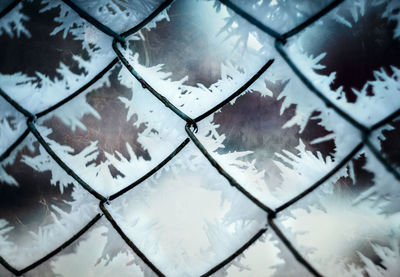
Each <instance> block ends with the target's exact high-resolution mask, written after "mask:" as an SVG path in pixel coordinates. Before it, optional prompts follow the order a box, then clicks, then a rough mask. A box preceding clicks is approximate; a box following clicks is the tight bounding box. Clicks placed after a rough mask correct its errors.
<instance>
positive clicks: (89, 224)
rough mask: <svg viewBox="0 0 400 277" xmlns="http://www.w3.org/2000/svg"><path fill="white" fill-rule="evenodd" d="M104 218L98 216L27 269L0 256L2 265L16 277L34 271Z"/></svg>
mask: <svg viewBox="0 0 400 277" xmlns="http://www.w3.org/2000/svg"><path fill="white" fill-rule="evenodd" d="M101 217H102V215H101V214H97V215H96V216H95V217H94V218H93V219H92V220H90V221H89V223H88V224H86V226H85V227H83V228H82V229H81V230H80V231H79V232H77V233H76V234H75V235H73V236H72V237H71V238H70V239H69V240H67V241H65V242H64V243H63V244H62V245H60V246H59V247H57V248H56V249H54V250H53V251H51V252H50V253H49V254H47V255H46V256H44V257H42V258H40V259H39V260H37V261H36V262H34V263H32V264H30V265H28V266H27V267H25V268H23V269H20V270H18V269H16V268H14V267H13V266H11V265H10V264H9V263H8V262H7V261H6V260H5V259H4V258H2V257H1V256H0V264H1V265H2V266H4V267H5V268H6V269H8V270H9V271H11V272H12V273H13V274H14V275H16V276H21V275H22V274H25V273H27V272H28V271H30V270H32V269H34V268H35V267H37V266H39V265H41V264H42V263H44V262H46V261H47V260H49V259H51V258H52V257H53V256H55V255H57V254H58V253H60V252H61V251H62V250H63V249H65V248H66V247H68V246H69V245H71V244H72V243H73V242H74V241H76V240H77V239H78V238H79V237H80V236H82V235H83V234H84V233H86V231H88V230H89V229H90V228H91V227H92V226H93V225H94V224H95V223H96V222H97V221H98V220H99V219H100V218H101Z"/></svg>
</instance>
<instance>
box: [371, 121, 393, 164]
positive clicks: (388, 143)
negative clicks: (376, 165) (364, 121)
mask: <svg viewBox="0 0 400 277" xmlns="http://www.w3.org/2000/svg"><path fill="white" fill-rule="evenodd" d="M399 138H400V117H397V118H395V119H393V120H392V121H390V122H389V123H388V124H386V125H384V126H383V127H382V128H379V129H378V130H376V131H375V132H374V133H372V136H371V141H372V143H373V144H374V145H375V147H376V148H377V149H379V150H380V153H381V154H382V155H383V156H384V157H385V158H386V160H388V161H389V162H390V163H391V164H392V166H394V167H395V168H396V169H397V170H398V171H399V172H400V139H399Z"/></svg>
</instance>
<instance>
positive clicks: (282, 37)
mask: <svg viewBox="0 0 400 277" xmlns="http://www.w3.org/2000/svg"><path fill="white" fill-rule="evenodd" d="M20 2H21V1H20V0H17V1H14V2H12V3H11V4H10V5H9V6H8V7H6V8H5V9H4V10H3V11H1V13H0V18H1V17H3V16H4V15H6V14H7V13H8V12H10V11H11V10H12V9H13V8H14V7H16V6H17V5H18V4H19V3H20ZM63 2H64V3H65V4H67V5H68V6H69V7H70V8H72V9H73V10H74V11H75V12H77V13H78V14H79V15H80V16H81V17H82V18H84V19H85V20H87V21H88V22H90V23H91V24H92V25H93V26H95V27H96V28H98V29H99V30H100V31H102V32H103V33H105V34H107V35H108V36H111V37H112V38H113V45H112V46H113V49H114V51H115V55H116V57H115V59H114V60H112V62H111V63H110V64H109V65H107V66H106V67H105V68H104V69H103V70H102V71H101V72H100V73H98V74H97V75H96V76H95V77H94V78H93V79H92V80H90V81H89V82H88V83H86V84H85V85H84V86H83V87H81V88H80V89H78V90H77V91H75V92H74V93H72V94H71V95H70V96H68V97H67V98H65V99H63V100H62V101H60V102H58V103H57V104H55V105H53V106H51V107H50V108H47V109H46V110H44V111H42V112H39V113H37V114H32V113H31V112H29V111H27V110H26V109H25V108H23V107H22V106H21V105H19V104H18V103H17V102H16V101H15V100H13V98H12V96H10V95H9V94H7V92H6V91H3V90H1V89H0V94H1V96H2V97H3V98H4V99H5V100H6V101H7V102H9V103H10V104H11V105H12V106H13V107H15V108H16V109H17V110H18V111H19V112H20V113H22V114H23V115H24V116H25V118H26V122H27V130H26V131H25V132H23V134H22V135H21V136H20V137H19V138H18V139H17V140H16V141H15V142H14V143H13V144H12V145H11V146H10V147H9V148H8V149H7V150H6V151H5V152H4V153H2V154H1V157H0V161H3V160H4V159H6V158H7V157H8V156H9V155H10V153H11V152H12V151H13V149H15V148H16V147H17V146H18V145H19V144H20V143H21V142H22V141H23V140H24V138H26V137H27V136H28V134H29V133H31V134H33V135H34V136H35V137H36V139H37V140H38V141H39V143H40V144H41V145H42V146H43V148H44V149H45V150H46V151H47V153H48V154H49V155H50V156H51V157H52V158H53V159H54V161H55V162H56V163H57V164H58V165H60V166H61V167H62V168H63V169H64V170H65V172H66V173H67V174H69V175H70V176H72V177H73V178H74V179H75V180H76V181H77V182H78V183H79V184H80V185H81V186H82V187H83V188H84V189H85V190H87V191H88V192H89V193H90V194H92V195H93V196H94V197H95V198H97V199H98V201H99V207H100V209H101V211H102V213H101V214H98V215H97V216H95V217H94V218H93V219H92V220H91V221H90V222H88V223H87V225H86V226H85V227H84V228H83V229H81V230H80V231H79V232H78V233H76V234H75V235H74V236H73V237H71V238H70V239H69V240H67V241H66V242H65V243H64V244H62V245H60V246H59V247H58V248H56V249H55V250H53V251H52V252H51V253H49V254H48V255H46V256H45V257H43V258H40V259H39V260H37V261H36V262H34V263H33V264H31V265H29V266H27V267H25V268H24V269H20V270H17V269H15V268H14V267H13V266H11V265H10V264H9V263H8V262H7V257H0V264H2V265H3V266H4V267H5V268H6V269H7V270H9V271H10V272H12V273H13V274H15V275H16V276H20V275H23V274H24V273H27V272H28V271H30V270H32V269H33V268H35V267H37V266H39V265H40V264H42V263H44V262H46V261H47V260H49V259H50V258H51V257H53V256H54V255H56V254H57V253H59V252H60V251H61V250H63V249H64V248H66V247H67V246H68V245H70V244H72V243H73V242H74V241H75V240H77V239H78V238H79V237H80V236H81V235H82V234H84V233H85V232H86V231H88V230H89V229H90V228H91V227H92V226H93V225H94V224H95V223H96V222H97V221H98V220H99V219H100V218H102V217H105V218H106V219H107V220H108V221H109V222H110V223H111V225H112V226H113V228H114V229H115V230H116V231H117V232H118V234H119V235H120V236H121V238H122V239H123V240H124V241H125V242H126V244H127V245H128V246H129V247H130V248H131V249H132V250H133V251H134V253H136V254H137V256H139V257H140V258H141V259H142V260H143V262H144V263H146V264H147V265H148V266H149V267H150V268H151V269H152V270H153V271H154V273H156V274H157V275H159V276H164V274H163V272H161V270H160V269H158V268H157V267H156V266H155V265H154V264H153V263H152V261H151V259H152V257H147V256H146V255H145V254H144V253H143V252H142V251H141V250H140V249H139V248H138V247H137V246H136V245H135V244H134V242H133V241H132V240H130V239H129V238H128V236H127V235H126V234H125V233H124V232H123V231H122V229H121V228H120V226H118V224H117V222H116V221H115V220H114V219H113V217H112V215H111V214H110V212H109V211H108V209H107V206H108V205H109V203H110V202H111V201H113V200H115V199H117V198H118V197H120V196H121V195H123V194H125V193H126V192H128V191H130V190H131V189H133V188H134V187H136V186H140V184H141V183H142V182H143V181H145V180H146V179H147V178H149V177H150V176H152V175H153V174H155V173H156V172H157V171H158V170H159V169H161V168H162V167H163V166H164V165H165V164H167V163H168V162H169V161H170V160H171V159H173V158H174V156H176V155H177V154H178V153H179V152H180V151H181V150H182V149H183V148H184V147H185V146H186V145H187V144H188V143H189V142H190V141H192V142H193V143H194V144H195V145H196V146H197V148H198V149H199V150H200V151H201V152H202V153H203V155H204V156H205V157H206V158H207V159H208V161H209V162H210V164H211V165H212V166H213V167H215V169H216V170H218V172H219V173H220V174H221V175H222V176H223V177H224V178H226V180H228V181H229V183H230V184H231V185H232V186H233V187H235V188H236V189H237V190H238V191H240V192H241V193H242V194H243V195H245V196H246V197H247V198H248V199H249V200H251V201H252V202H253V203H254V204H255V205H257V206H258V207H259V208H261V209H262V210H263V211H265V214H266V217H267V218H268V226H267V227H266V228H262V229H260V230H259V232H257V233H256V234H255V235H254V236H253V237H252V238H251V239H250V240H249V241H248V242H246V243H245V244H244V245H243V246H242V247H240V248H239V249H237V251H235V252H234V253H232V255H230V256H229V257H227V258H226V259H225V260H223V261H221V262H220V263H218V264H216V265H215V266H214V267H213V268H212V269H210V270H209V271H208V272H205V273H204V274H203V275H202V276H210V275H212V274H213V273H215V272H217V271H218V270H220V269H221V268H223V267H224V266H226V265H228V264H229V263H230V262H231V261H233V260H234V259H235V258H236V257H238V256H239V255H240V254H242V253H243V252H244V251H245V250H246V249H247V248H248V247H249V246H251V245H252V244H253V243H254V242H255V241H256V240H257V239H258V238H260V237H261V236H262V235H263V234H264V233H265V232H266V231H267V229H269V228H270V229H271V230H273V232H275V234H276V235H277V236H278V237H279V238H280V240H281V242H282V243H283V244H284V245H285V246H286V247H287V248H288V249H289V250H290V252H291V253H292V254H293V256H294V257H295V258H296V259H297V261H298V262H299V263H300V264H301V265H303V266H304V267H305V268H306V269H307V270H308V271H309V272H310V273H311V274H312V275H314V276H323V274H324V273H323V272H319V271H317V270H316V269H315V268H314V266H313V265H312V264H311V263H310V262H309V261H308V260H307V259H306V258H305V257H303V256H302V254H300V252H299V251H298V250H297V249H296V247H295V246H294V245H293V244H292V242H291V241H290V240H289V239H288V238H287V237H286V236H285V235H284V234H283V232H282V231H281V230H280V228H279V227H278V226H277V225H276V224H275V218H276V216H277V214H279V213H281V212H282V211H284V210H285V209H287V208H288V207H290V206H291V205H292V204H294V203H296V202H297V201H299V200H301V199H302V198H304V197H305V196H307V195H308V194H310V193H312V192H313V191H314V190H316V189H317V188H318V187H320V186H321V185H322V184H323V183H324V182H325V181H327V180H328V179H329V178H330V177H331V176H333V175H334V174H335V173H336V172H338V171H339V170H340V169H341V168H342V167H344V166H345V165H346V164H347V163H348V162H349V161H350V160H351V159H353V158H354V157H355V155H356V154H357V152H359V150H360V149H362V148H363V147H365V146H366V147H368V148H369V149H370V150H371V152H372V153H373V154H374V155H375V157H376V158H377V159H378V160H379V161H380V162H381V163H382V165H383V166H384V167H385V168H386V169H387V170H388V171H389V172H390V173H391V174H393V175H394V176H395V178H396V179H397V180H399V181H400V175H399V173H398V172H397V171H396V170H395V169H394V168H393V166H392V165H391V164H390V163H389V162H388V161H387V160H386V159H385V158H384V157H383V156H382V155H381V153H380V151H379V150H377V149H376V147H375V146H374V145H373V144H372V143H371V142H370V135H371V133H372V132H373V131H375V130H377V129H379V128H380V127H382V126H384V125H385V124H387V123H389V122H390V121H392V120H393V119H395V118H396V117H398V116H399V115H400V110H398V111H396V112H395V113H393V114H390V115H388V116H387V117H386V118H384V119H382V120H381V121H379V122H378V123H375V124H374V125H373V126H371V127H366V126H364V125H363V124H362V123H360V122H358V121H357V120H356V119H354V118H353V117H352V116H351V115H350V114H349V113H348V112H347V111H345V110H343V109H341V108H340V107H338V106H337V105H336V104H335V103H333V102H332V101H331V100H330V99H328V98H327V97H326V96H325V95H324V94H323V93H322V92H321V91H320V90H319V89H318V88H317V87H316V86H315V85H314V84H313V82H312V81H311V80H309V79H308V78H307V77H306V76H305V75H304V74H303V73H302V71H301V69H300V68H298V67H297V66H296V65H295V63H294V62H293V61H292V60H291V58H290V57H289V56H288V54H287V53H286V52H285V49H284V47H283V46H284V45H285V44H286V42H287V40H288V39H290V38H291V37H293V36H295V35H297V34H298V33H300V32H302V31H303V30H305V29H307V28H308V27H309V26H310V25H312V24H314V23H315V22H316V21H318V20H319V19H321V18H322V17H324V16H325V15H327V14H328V13H329V12H331V11H332V10H333V9H335V8H337V7H338V6H339V5H341V4H342V3H343V2H344V0H336V1H333V2H331V3H330V4H329V5H327V6H326V7H325V8H323V9H322V10H320V11H319V12H318V13H316V14H314V15H313V16H311V17H310V18H308V19H307V20H305V21H304V22H303V23H301V24H300V25H298V26H296V27H295V28H293V29H291V30H290V31H288V32H286V33H284V34H280V33H277V32H276V31H274V30H273V29H271V28H270V27H268V26H266V25H264V24H263V23H262V22H260V21H259V20H258V19H256V18H254V17H252V16H251V15H250V14H249V13H247V12H246V11H244V10H243V9H242V8H240V7H239V6H237V5H236V4H235V3H232V2H231V1H229V0H221V1H220V2H222V3H223V4H224V5H226V6H227V7H229V8H230V9H231V10H233V11H234V12H236V13H237V14H238V15H240V16H241V17H243V18H244V19H246V20H247V21H248V22H250V23H251V24H253V25H255V26H256V27H258V28H259V29H260V30H262V31H263V32H265V33H266V34H268V35H269V36H271V37H272V38H273V39H274V40H275V48H276V50H277V51H278V52H279V54H280V55H281V57H282V58H283V59H284V60H285V61H286V63H287V64H288V65H289V66H290V68H291V69H292V70H293V72H294V73H295V74H296V75H297V76H298V77H299V78H300V79H301V81H302V82H303V83H304V84H305V86H306V87H307V88H308V89H309V90H310V92H311V93H313V94H315V95H316V96H317V97H319V98H320V99H321V100H322V101H323V102H324V103H325V105H326V106H327V107H329V108H331V109H333V110H334V111H335V112H336V113H338V114H339V115H340V116H341V117H342V118H343V119H345V120H346V121H347V122H349V123H350V124H351V125H353V126H354V127H355V128H357V129H358V130H359V131H360V132H361V133H362V138H363V141H362V142H361V143H360V144H358V145H357V146H356V147H355V148H354V149H353V150H352V151H351V152H350V153H348V154H347V156H346V157H345V158H344V159H343V160H342V161H340V162H339V163H338V164H337V165H336V166H335V167H334V168H333V169H332V170H331V171H330V172H328V173H327V174H326V175H325V176H323V177H322V178H321V179H320V180H318V181H317V182H316V183H314V184H312V185H311V186H309V187H308V188H307V189H306V190H305V191H303V192H302V193H300V194H298V195H297V196H295V197H294V198H292V199H291V200H289V201H287V202H286V203H284V204H282V205H281V206H279V207H278V208H275V209H274V208H270V207H268V206H266V205H265V204H264V203H262V202H261V201H260V200H258V199H257V198H256V197H254V196H253V195H252V194H251V193H250V192H248V191H247V190H246V189H245V188H244V187H243V186H241V184H240V183H239V182H237V181H236V180H235V179H234V178H233V177H232V176H230V175H229V173H227V172H226V171H225V170H224V169H223V167H222V166H221V165H220V164H219V163H218V162H217V161H216V160H215V159H214V158H213V157H212V155H211V154H210V153H209V152H208V151H207V150H206V148H205V147H204V146H203V145H202V143H201V142H200V141H199V139H198V138H197V137H196V133H197V131H198V127H197V123H198V122H200V121H201V120H203V119H204V118H206V117H207V116H209V115H211V114H212V113H214V112H216V111H218V110H219V109H220V108H222V107H223V106H224V105H226V104H228V103H229V102H230V101H232V100H233V99H235V98H236V97H238V96H240V95H241V94H242V93H244V92H245V91H246V90H247V89H248V88H249V87H250V86H251V85H252V84H253V83H254V82H255V81H256V80H257V79H258V78H259V77H260V76H261V75H262V74H263V73H264V72H265V71H267V70H268V69H269V67H270V66H271V65H272V64H273V62H274V60H269V61H268V62H267V63H266V64H265V65H264V66H263V67H262V68H260V69H259V70H258V72H257V73H256V74H255V75H254V76H253V77H252V78H251V79H249V80H248V81H247V82H246V83H245V84H243V85H242V86H241V87H240V88H239V89H238V90H237V91H235V92H233V93H232V94H231V96H230V97H228V98H227V99H225V100H224V101H222V102H221V103H219V104H218V105H216V106H214V107H213V108H212V109H210V110H208V111H207V112H205V113H203V114H202V115H200V116H198V117H196V118H190V117H189V116H188V115H186V114H185V113H184V112H183V111H181V110H180V109H179V108H178V107H176V106H174V105H173V104H172V103H171V102H170V101H169V100H168V99H167V98H166V97H164V96H162V95H161V94H160V93H159V92H157V90H156V89H154V88H153V87H152V86H151V83H148V82H147V81H146V80H145V79H144V78H143V77H142V76H141V75H140V74H139V73H138V72H137V71H135V68H134V67H133V66H132V65H131V64H130V63H129V61H128V60H127V59H126V58H125V57H124V55H123V54H122V53H121V51H120V50H119V48H118V46H119V45H120V46H122V47H125V44H126V41H125V38H126V37H128V36H130V35H132V34H134V33H136V32H138V31H140V30H141V29H142V28H144V27H145V25H146V24H148V23H149V22H151V21H152V20H153V19H154V18H155V17H156V16H157V15H159V14H160V13H161V12H162V11H164V10H165V9H167V8H168V7H169V6H170V5H171V3H172V2H173V0H168V1H165V2H163V3H162V4H161V5H160V6H159V7H158V8H157V9H156V10H154V11H153V12H152V13H151V14H150V15H149V16H148V17H147V18H145V19H144V20H143V21H142V22H140V23H139V24H138V25H136V26H135V27H133V28H131V29H130V30H128V31H126V32H124V33H121V34H118V33H116V32H114V31H113V30H111V29H110V28H109V27H107V26H105V25H103V24H102V23H101V22H99V21H98V20H96V19H95V18H94V17H92V16H91V15H90V14H88V13H87V12H86V11H84V10H83V9H81V8H80V7H79V6H78V5H76V4H75V3H74V2H73V1H70V0H63ZM118 61H121V62H122V64H123V65H124V66H125V67H126V68H127V69H128V70H129V71H130V72H131V74H132V75H133V76H134V77H135V78H136V79H137V80H138V81H139V82H140V84H141V85H142V86H143V87H144V88H146V89H147V90H148V92H149V93H151V94H153V95H154V96H155V97H156V98H157V99H158V100H159V101H161V102H162V103H163V104H164V105H165V106H166V107H168V108H169V109H170V110H171V111H172V112H174V113H175V114H176V115H178V116H179V117H180V118H181V119H183V120H184V121H186V127H185V131H186V133H187V135H188V137H189V138H187V139H186V140H185V141H184V142H183V143H182V144H181V145H180V146H179V147H178V148H177V149H176V150H175V151H174V152H172V153H171V154H170V155H169V156H168V157H167V158H165V159H164V160H163V161H162V162H161V163H160V164H159V165H157V166H156V167H155V168H153V169H152V170H151V171H149V172H148V173H147V174H146V175H144V176H143V177H141V178H140V179H139V180H137V181H136V182H134V183H133V184H131V185H129V186H127V187H126V188H124V189H122V190H120V191H119V192H117V193H114V194H113V195H111V196H110V197H107V198H106V197H104V196H103V195H101V194H100V193H98V192H97V191H96V190H94V189H93V188H92V187H91V186H90V184H88V183H86V182H85V181H84V180H82V179H81V178H80V177H79V176H78V174H76V173H75V172H74V171H73V170H71V169H70V168H69V167H68V166H67V165H66V164H65V163H64V162H63V160H62V159H61V158H60V157H58V156H57V154H56V153H55V152H54V151H53V150H52V148H51V146H50V145H49V144H48V143H47V142H46V141H45V140H44V138H43V137H42V135H41V133H40V132H39V131H38V129H37V128H36V126H35V122H36V120H37V119H38V118H40V117H43V116H44V115H46V114H48V113H50V112H51V111H53V110H55V109H56V108H58V107H60V106H62V105H64V104H66V103H68V102H69V101H70V100H72V99H74V98H75V97H76V96H78V95H80V94H81V93H83V92H84V91H85V90H86V89H87V88H89V87H90V86H91V85H92V84H94V83H95V82H96V81H98V80H99V79H100V78H102V77H103V76H104V75H105V74H106V73H107V72H109V71H110V70H111V68H112V67H113V66H114V65H116V64H117V62H118Z"/></svg>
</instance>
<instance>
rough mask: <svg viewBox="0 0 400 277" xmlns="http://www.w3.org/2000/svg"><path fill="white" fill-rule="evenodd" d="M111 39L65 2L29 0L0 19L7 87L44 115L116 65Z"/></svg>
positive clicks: (2, 78)
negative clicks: (112, 65) (46, 111)
mask: <svg viewBox="0 0 400 277" xmlns="http://www.w3.org/2000/svg"><path fill="white" fill-rule="evenodd" d="M111 40H112V39H111V38H110V37H108V36H107V35H105V34H103V33H102V32H100V31H98V30H97V29H96V28H95V27H94V26H92V25H91V24H89V23H87V22H86V21H85V20H84V19H82V18H80V17H79V15H78V14H76V13H75V12H73V11H72V10H71V9H70V8H69V7H67V6H66V5H64V4H63V3H62V2H61V1H58V0H56V1H53V0H51V1H50V0H49V1H47V0H42V1H28V0H23V1H22V2H21V3H20V4H18V5H17V6H16V7H15V8H14V9H13V10H12V11H11V12H9V13H8V14H6V15H5V16H4V17H3V18H1V20H0V45H1V47H0V49H1V51H0V60H1V63H0V85H1V88H2V89H3V90H4V91H5V92H6V93H7V94H8V95H9V96H10V97H12V98H13V99H14V100H16V101H17V102H18V103H19V104H20V105H22V106H24V107H25V108H26V109H28V110H29V111H31V112H33V113H37V112H39V111H42V110H44V109H45V108H47V107H49V106H51V105H53V104H55V103H56V102H58V101H60V100H62V99H63V98H65V97H66V96H68V95H70V94H71V93H73V92H74V91H76V90H77V89H78V88H80V87H81V86H83V85H84V84H85V83H86V82H88V81H89V80H90V79H91V78H93V77H94V76H95V75H96V74H97V73H98V72H100V71H101V70H102V69H103V68H104V67H105V66H106V65H107V64H109V63H110V61H111V60H112V59H113V58H114V57H115V56H114V55H113V51H112V49H111Z"/></svg>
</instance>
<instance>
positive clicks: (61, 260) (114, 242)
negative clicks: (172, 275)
mask: <svg viewBox="0 0 400 277" xmlns="http://www.w3.org/2000/svg"><path fill="white" fill-rule="evenodd" d="M71 265H73V266H71ZM44 275H45V276H48V277H56V276H63V277H72V276H85V277H109V276H115V275H118V276H121V277H130V276H135V277H136V276H137V277H139V276H148V277H150V276H156V275H155V274H154V273H153V272H152V271H151V269H150V268H149V267H148V266H147V265H146V264H145V263H144V262H143V261H141V260H140V258H138V257H137V256H136V254H134V253H133V251H132V250H131V249H130V248H129V246H127V245H126V243H125V242H124V241H123V240H122V238H121V237H120V236H119V234H118V233H117V232H116V231H115V230H114V229H113V227H112V226H111V225H110V224H109V223H108V222H107V220H106V219H104V217H103V218H102V219H100V220H99V221H98V222H96V224H95V225H94V226H92V227H91V228H90V229H89V230H88V231H87V232H86V233H84V234H83V235H82V236H81V237H80V238H79V239H78V240H77V241H75V242H74V243H73V244H71V245H70V246H68V247H67V248H65V249H64V250H63V251H61V252H60V253H59V254H57V255H56V256H54V257H53V258H51V259H50V260H49V261H47V262H45V263H44V264H43V265H41V266H39V267H37V268H36V269H34V270H32V271H30V272H29V273H28V274H27V277H41V276H44Z"/></svg>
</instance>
